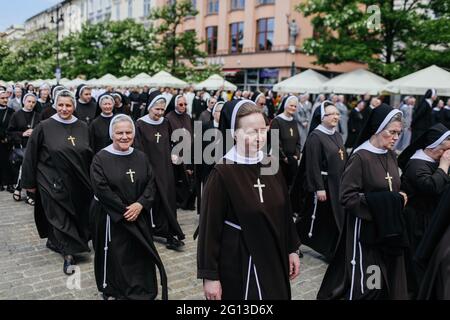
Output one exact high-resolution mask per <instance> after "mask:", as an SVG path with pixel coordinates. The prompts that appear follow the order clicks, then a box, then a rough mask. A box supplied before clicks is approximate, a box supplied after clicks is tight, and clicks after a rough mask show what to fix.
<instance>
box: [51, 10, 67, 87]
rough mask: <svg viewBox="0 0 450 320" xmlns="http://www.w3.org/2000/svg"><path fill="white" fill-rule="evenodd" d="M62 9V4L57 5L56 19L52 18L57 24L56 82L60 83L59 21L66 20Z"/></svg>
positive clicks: (52, 21)
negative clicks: (61, 11)
mask: <svg viewBox="0 0 450 320" xmlns="http://www.w3.org/2000/svg"><path fill="white" fill-rule="evenodd" d="M61 9H62V4H59V5H58V6H57V7H56V19H55V17H54V16H53V13H52V17H51V19H50V23H53V24H56V70H55V77H56V83H57V84H59V81H60V80H61V66H60V63H59V52H60V46H59V23H60V22H64V14H63V13H61V14H60V13H59V12H60V10H61Z"/></svg>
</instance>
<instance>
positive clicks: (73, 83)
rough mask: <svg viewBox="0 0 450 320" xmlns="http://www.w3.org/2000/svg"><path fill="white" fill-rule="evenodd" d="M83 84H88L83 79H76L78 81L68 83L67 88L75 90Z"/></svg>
mask: <svg viewBox="0 0 450 320" xmlns="http://www.w3.org/2000/svg"><path fill="white" fill-rule="evenodd" d="M83 83H86V80H83V79H81V78H76V79H73V80H71V81H69V82H67V83H66V84H65V86H66V87H68V88H75V87H78V86H79V85H80V84H83Z"/></svg>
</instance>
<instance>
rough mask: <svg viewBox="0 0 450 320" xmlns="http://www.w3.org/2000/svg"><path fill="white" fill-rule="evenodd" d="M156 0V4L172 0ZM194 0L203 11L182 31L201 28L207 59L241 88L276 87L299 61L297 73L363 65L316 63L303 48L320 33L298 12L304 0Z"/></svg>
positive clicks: (348, 68) (335, 69) (296, 66)
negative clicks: (218, 66)
mask: <svg viewBox="0 0 450 320" xmlns="http://www.w3.org/2000/svg"><path fill="white" fill-rule="evenodd" d="M154 1H156V5H161V4H163V3H166V2H167V1H166V0H154ZM192 1H193V3H194V4H195V5H196V8H197V10H198V11H199V14H198V15H197V16H196V17H195V18H190V19H187V20H186V21H185V22H184V24H183V27H182V30H180V32H188V31H190V30H195V31H196V32H197V35H198V36H199V37H200V38H202V39H205V40H206V43H205V45H204V49H205V51H206V52H208V59H207V61H208V62H209V63H211V64H220V65H221V66H222V67H223V69H224V72H225V75H226V76H227V78H228V79H229V80H230V81H232V82H233V83H235V84H238V85H239V86H241V87H246V88H248V87H251V88H253V89H254V88H255V87H258V84H259V85H261V86H263V87H264V86H267V87H270V86H271V85H272V84H274V83H276V82H278V81H279V80H282V79H284V78H287V77H289V76H290V75H291V70H292V66H293V63H294V64H295V70H296V72H299V71H300V70H303V69H307V68H313V69H316V70H318V71H322V72H324V73H325V74H327V73H337V72H339V73H341V72H346V71H351V70H353V69H355V68H358V67H361V65H360V64H357V63H351V62H350V63H344V64H340V65H330V66H328V69H324V68H322V67H319V66H316V65H313V64H312V63H313V61H314V60H315V58H314V57H312V56H307V55H305V54H303V53H302V52H300V48H301V46H302V43H303V41H304V39H305V38H309V37H311V36H312V35H313V32H314V31H313V28H312V25H311V23H310V19H309V18H308V19H307V18H305V17H303V16H302V15H301V14H300V13H298V12H297V11H295V7H296V6H298V4H300V3H301V1H302V0H192ZM292 20H295V24H293V23H292ZM288 22H289V23H291V29H292V31H290V25H289V24H288ZM295 25H296V26H295ZM295 30H297V33H298V35H297V36H296V37H295V48H292V46H290V42H291V41H292V40H291V39H293V38H291V33H295ZM292 49H295V50H294V51H295V53H293V52H294V51H293V50H292Z"/></svg>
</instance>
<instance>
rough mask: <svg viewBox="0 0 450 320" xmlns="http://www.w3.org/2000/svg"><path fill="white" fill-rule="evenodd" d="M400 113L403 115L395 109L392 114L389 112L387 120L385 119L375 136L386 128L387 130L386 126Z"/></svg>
mask: <svg viewBox="0 0 450 320" xmlns="http://www.w3.org/2000/svg"><path fill="white" fill-rule="evenodd" d="M398 113H400V114H403V113H402V112H401V111H400V110H398V109H394V110H392V111H391V112H389V113H388V115H387V116H386V118H384V120H383V122H382V123H381V124H380V126H379V127H378V130H377V132H375V134H379V133H380V132H381V131H383V130H384V128H386V126H387V125H388V123H389V122H390V121H391V120H392V118H394V117H395V115H396V114H398Z"/></svg>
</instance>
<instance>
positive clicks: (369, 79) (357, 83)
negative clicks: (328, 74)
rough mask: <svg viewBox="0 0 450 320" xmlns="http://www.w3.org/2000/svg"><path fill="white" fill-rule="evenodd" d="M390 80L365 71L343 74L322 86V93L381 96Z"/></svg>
mask: <svg viewBox="0 0 450 320" xmlns="http://www.w3.org/2000/svg"><path fill="white" fill-rule="evenodd" d="M388 82H389V81H388V80H386V79H385V78H383V77H380V76H379V75H376V74H375V73H372V72H370V71H367V70H365V69H356V70H353V71H351V72H348V73H344V74H341V75H339V76H337V77H335V78H333V79H331V80H329V81H327V82H325V83H324V85H323V86H322V90H321V91H322V92H328V93H341V94H366V93H367V94H371V95H375V94H379V93H381V92H382V91H383V89H384V87H385V86H386V84H388Z"/></svg>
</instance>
